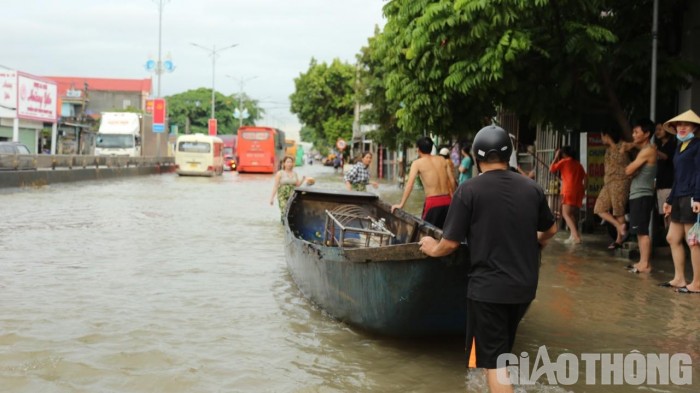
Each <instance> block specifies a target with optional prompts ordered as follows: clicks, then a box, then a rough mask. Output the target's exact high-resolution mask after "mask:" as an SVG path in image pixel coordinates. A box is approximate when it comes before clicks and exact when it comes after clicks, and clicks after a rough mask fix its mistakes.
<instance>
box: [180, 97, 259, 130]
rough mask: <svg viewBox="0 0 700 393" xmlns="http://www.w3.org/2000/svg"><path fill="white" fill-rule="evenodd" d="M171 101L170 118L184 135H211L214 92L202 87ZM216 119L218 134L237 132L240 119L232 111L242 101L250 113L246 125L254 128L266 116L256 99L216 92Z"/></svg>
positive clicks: (245, 120) (244, 122)
mask: <svg viewBox="0 0 700 393" xmlns="http://www.w3.org/2000/svg"><path fill="white" fill-rule="evenodd" d="M166 100H167V102H168V118H169V121H170V124H171V125H177V126H178V128H179V129H180V130H182V132H187V130H189V132H190V133H197V132H199V133H203V134H206V133H207V132H208V124H209V117H210V116H211V89H207V88H203V87H200V88H198V89H196V90H188V91H186V92H183V93H178V94H175V95H172V96H168V97H166ZM215 100H216V102H215V104H216V108H215V112H214V114H215V116H216V121H217V129H218V133H219V134H236V133H238V125H239V120H238V119H236V118H234V117H233V111H234V109H235V108H237V107H238V105H239V103H240V102H241V101H242V102H243V107H244V108H245V109H246V110H247V111H248V113H249V116H248V118H246V119H244V121H243V125H255V121H256V120H260V119H261V118H262V116H263V115H264V113H265V111H264V109H262V108H260V106H259V105H258V101H257V100H252V99H250V98H249V97H247V96H245V95H243V96H240V97H239V96H238V95H235V94H232V95H230V96H225V95H223V94H221V93H219V92H216V93H215Z"/></svg>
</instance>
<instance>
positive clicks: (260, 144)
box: [236, 126, 285, 173]
mask: <svg viewBox="0 0 700 393" xmlns="http://www.w3.org/2000/svg"><path fill="white" fill-rule="evenodd" d="M237 150H238V151H237V153H238V156H237V159H236V163H237V170H238V172H239V173H275V172H277V170H278V169H279V164H280V161H281V160H282V157H284V150H285V139H284V131H282V130H278V129H276V128H271V127H257V126H244V127H241V128H239V129H238V146H237Z"/></svg>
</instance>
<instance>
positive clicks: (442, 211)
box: [421, 195, 452, 229]
mask: <svg viewBox="0 0 700 393" xmlns="http://www.w3.org/2000/svg"><path fill="white" fill-rule="evenodd" d="M451 201H452V197H451V196H449V195H433V196H429V197H427V198H425V204H424V205H423V215H422V217H421V218H423V220H424V221H427V222H429V223H431V224H433V225H435V226H436V227H438V228H440V229H442V226H443V225H444V224H445V219H446V218H447V212H448V211H449V210H450V202H451Z"/></svg>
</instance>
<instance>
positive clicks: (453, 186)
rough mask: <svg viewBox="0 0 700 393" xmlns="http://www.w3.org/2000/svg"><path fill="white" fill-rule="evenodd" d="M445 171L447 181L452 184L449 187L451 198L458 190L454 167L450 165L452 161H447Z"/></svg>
mask: <svg viewBox="0 0 700 393" xmlns="http://www.w3.org/2000/svg"><path fill="white" fill-rule="evenodd" d="M445 168H446V169H445V170H446V171H447V181H448V182H449V183H450V184H449V185H448V189H449V191H450V196H452V194H454V193H455V189H456V188H457V186H456V184H457V180H455V173H454V172H455V171H454V170H453V166H452V165H450V161H447V160H445Z"/></svg>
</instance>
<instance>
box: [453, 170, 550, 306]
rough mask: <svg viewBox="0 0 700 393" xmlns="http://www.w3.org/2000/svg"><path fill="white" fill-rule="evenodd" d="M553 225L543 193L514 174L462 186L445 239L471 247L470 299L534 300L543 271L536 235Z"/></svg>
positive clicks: (492, 175) (492, 174) (501, 173)
mask: <svg viewBox="0 0 700 393" xmlns="http://www.w3.org/2000/svg"><path fill="white" fill-rule="evenodd" d="M553 224H554V216H553V215H552V211H551V210H550V209H549V206H548V205H547V200H546V198H545V195H544V191H543V190H542V188H541V187H540V186H539V185H538V184H537V183H535V182H534V181H533V180H531V179H529V178H527V177H525V176H523V175H521V174H518V173H514V172H511V171H505V170H495V171H489V172H486V173H483V174H481V175H480V176H478V177H475V178H473V179H471V180H469V181H466V182H464V183H462V184H460V185H459V187H458V188H457V191H456V192H455V194H454V195H453V197H452V203H451V204H450V210H449V213H448V214H447V219H446V220H445V226H444V228H443V237H444V238H446V239H448V240H453V241H459V242H461V241H463V240H464V239H465V238H466V240H467V243H468V244H469V253H470V256H471V271H470V274H469V288H468V290H467V297H468V298H470V299H473V300H477V301H481V302H489V303H505V304H512V303H525V302H529V301H532V299H534V298H535V292H536V291H537V281H538V279H539V268H540V248H539V243H538V242H537V232H538V231H540V232H543V231H546V230H547V229H549V228H551V227H552V225H553Z"/></svg>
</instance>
